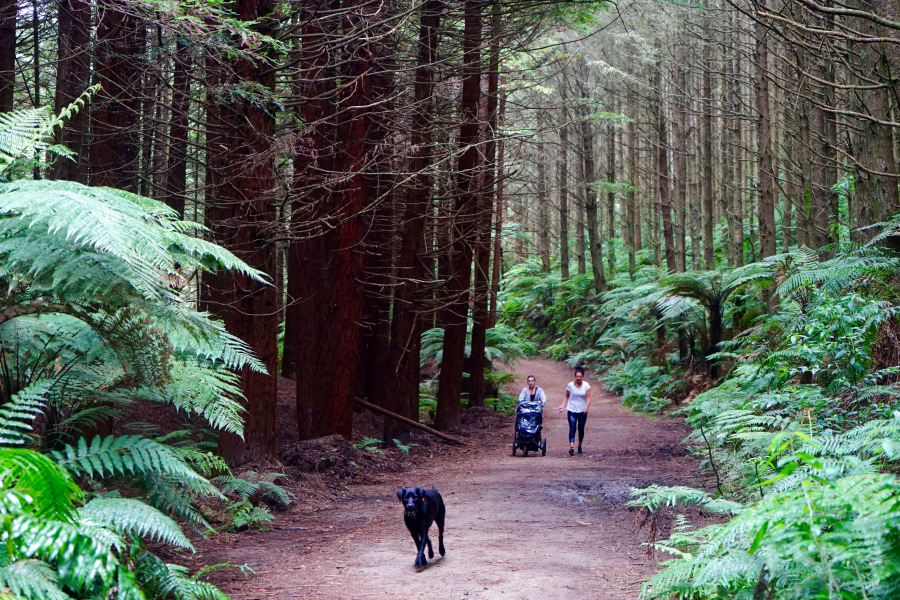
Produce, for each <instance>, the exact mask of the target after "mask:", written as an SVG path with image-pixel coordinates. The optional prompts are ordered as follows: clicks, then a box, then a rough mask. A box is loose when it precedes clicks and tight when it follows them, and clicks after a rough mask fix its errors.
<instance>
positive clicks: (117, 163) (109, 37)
mask: <svg viewBox="0 0 900 600" xmlns="http://www.w3.org/2000/svg"><path fill="white" fill-rule="evenodd" d="M97 11H98V12H97V33H96V35H97V45H96V59H95V60H96V64H95V66H94V71H95V73H96V74H97V78H98V80H99V82H100V85H101V90H100V92H99V93H98V94H97V95H96V96H95V97H94V100H93V110H92V112H91V137H92V139H91V185H98V186H99V185H103V186H109V187H114V188H118V189H122V190H126V191H129V192H137V189H138V169H139V166H140V164H139V158H140V156H139V155H140V128H139V127H138V122H139V119H140V111H141V95H142V90H141V76H142V74H143V72H144V67H145V63H144V50H145V46H146V30H145V26H144V23H143V21H142V20H141V19H140V18H138V17H136V16H133V15H131V14H128V12H129V11H128V7H127V3H126V2H124V1H123V0H110V1H108V2H105V3H103V4H100V5H99V6H98V8H97Z"/></svg>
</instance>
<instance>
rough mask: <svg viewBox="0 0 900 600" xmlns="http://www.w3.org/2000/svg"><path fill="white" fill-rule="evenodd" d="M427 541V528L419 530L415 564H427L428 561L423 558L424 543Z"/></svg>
mask: <svg viewBox="0 0 900 600" xmlns="http://www.w3.org/2000/svg"><path fill="white" fill-rule="evenodd" d="M428 543H429V540H428V530H427V529H425V530H424V531H420V533H419V553H418V554H417V555H416V566H417V567H424V566H425V565H427V564H428V561H427V560H425V545H426V544H428Z"/></svg>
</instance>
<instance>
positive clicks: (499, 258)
mask: <svg viewBox="0 0 900 600" xmlns="http://www.w3.org/2000/svg"><path fill="white" fill-rule="evenodd" d="M497 10H499V8H498V9H497ZM498 93H499V92H498ZM505 113H506V95H502V96H500V108H499V110H498V114H497V122H495V123H493V124H491V130H492V131H495V132H498V133H499V131H500V129H499V126H502V124H503V116H504V114H505ZM489 114H490V113H489ZM498 123H499V126H498ZM495 140H496V141H495V142H494V143H495V144H496V149H497V150H496V152H497V166H496V169H495V171H494V172H495V173H496V176H495V181H494V184H495V186H496V188H497V191H496V194H497V201H496V204H497V216H496V223H495V225H494V262H493V264H492V266H491V308H490V312H491V316H490V326H491V327H495V326H496V325H497V296H498V295H499V293H500V277H501V275H502V273H501V268H500V267H501V266H502V265H503V220H504V219H505V218H506V205H505V204H504V203H503V185H504V175H503V138H502V137H495Z"/></svg>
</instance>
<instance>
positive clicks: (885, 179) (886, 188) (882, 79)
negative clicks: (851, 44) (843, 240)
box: [850, 0, 900, 242]
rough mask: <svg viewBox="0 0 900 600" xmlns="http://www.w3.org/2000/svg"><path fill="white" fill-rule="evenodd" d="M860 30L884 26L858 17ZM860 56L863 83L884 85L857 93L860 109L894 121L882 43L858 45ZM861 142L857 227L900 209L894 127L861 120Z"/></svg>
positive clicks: (858, 237)
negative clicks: (891, 113)
mask: <svg viewBox="0 0 900 600" xmlns="http://www.w3.org/2000/svg"><path fill="white" fill-rule="evenodd" d="M859 4H860V8H862V9H863V10H867V11H873V10H874V9H875V6H874V5H873V3H871V2H868V1H866V0H862V1H861V2H860V3H859ZM857 21H858V22H857V23H856V27H855V28H856V29H857V30H858V31H860V32H861V33H863V34H865V35H866V36H871V37H883V34H884V32H883V31H882V28H880V27H878V26H877V25H876V24H875V23H874V22H872V21H870V20H868V19H858V20H857ZM854 50H855V53H856V55H857V56H859V57H860V58H859V59H858V65H856V67H857V68H858V69H859V75H860V78H861V81H860V84H861V85H865V86H871V85H872V84H871V83H870V82H879V83H882V84H883V87H879V88H875V89H870V90H866V91H860V92H857V95H858V97H860V104H861V105H862V106H861V107H860V108H859V109H858V112H862V113H866V114H868V115H871V117H872V118H873V119H876V120H880V121H882V122H884V121H890V120H891V119H890V97H889V91H888V88H889V82H890V65H889V61H888V58H887V56H886V55H885V54H884V51H883V48H882V47H881V45H879V44H866V45H864V46H862V47H857V48H854ZM858 127H859V128H860V134H859V141H858V143H857V148H856V161H857V168H856V193H855V195H854V197H853V204H852V208H853V210H852V212H851V215H850V225H851V227H852V228H854V229H858V228H860V227H865V226H867V225H872V224H874V223H879V222H881V221H884V220H886V219H887V218H888V217H889V216H890V215H891V214H892V213H894V212H896V211H897V210H900V199H898V193H897V179H896V178H895V177H891V175H896V174H897V172H898V171H897V163H896V160H895V158H894V148H893V141H892V139H891V133H890V130H889V129H888V128H887V127H885V126H884V125H881V124H880V123H876V122H875V121H873V120H870V119H861V120H860V121H859V123H858ZM875 233H876V230H874V229H868V230H865V231H855V232H854V233H853V239H854V240H855V241H858V242H866V241H868V240H870V239H871V238H872V237H873V236H874V235H875Z"/></svg>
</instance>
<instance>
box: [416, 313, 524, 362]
mask: <svg viewBox="0 0 900 600" xmlns="http://www.w3.org/2000/svg"><path fill="white" fill-rule="evenodd" d="M466 336H467V337H466V350H465V352H466V358H468V357H469V355H470V354H471V353H472V327H471V323H469V330H468V332H467V334H466ZM443 348H444V330H443V329H441V328H436V329H429V330H427V331H425V332H423V333H422V349H421V352H420V354H419V357H420V358H419V362H420V364H422V365H425V364H426V363H427V362H429V361H435V362H436V363H440V362H441V358H442V357H443V354H444V351H443ZM534 352H535V347H534V344H532V343H531V342H529V341H527V340H524V339H522V338H521V337H519V335H518V333H517V332H516V330H515V329H513V328H512V327H507V326H504V325H498V326H497V327H492V328H490V329H488V330H487V331H486V332H485V348H484V356H485V358H486V359H487V360H488V361H494V360H496V361H499V362H501V363H503V364H507V365H512V364H515V362H516V360H518V359H519V358H523V357H525V356H528V355H530V354H534Z"/></svg>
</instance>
